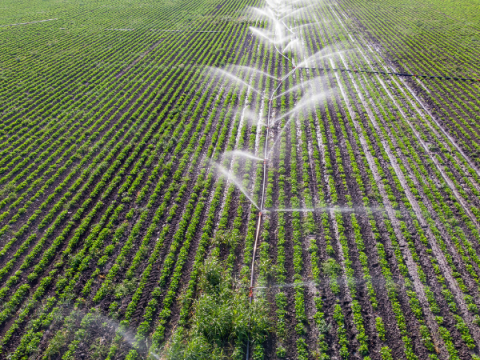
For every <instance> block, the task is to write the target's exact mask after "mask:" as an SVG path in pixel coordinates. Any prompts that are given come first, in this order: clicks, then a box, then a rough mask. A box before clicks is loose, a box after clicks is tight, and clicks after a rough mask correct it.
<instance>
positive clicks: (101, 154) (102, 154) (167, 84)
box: [101, 84, 168, 155]
mask: <svg viewBox="0 0 480 360" xmlns="http://www.w3.org/2000/svg"><path fill="white" fill-rule="evenodd" d="M167 85H168V84H167ZM157 111H158V110H157ZM101 155H103V154H101Z"/></svg>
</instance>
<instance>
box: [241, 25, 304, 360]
mask: <svg viewBox="0 0 480 360" xmlns="http://www.w3.org/2000/svg"><path fill="white" fill-rule="evenodd" d="M282 23H283V21H282ZM283 24H284V25H285V23H283ZM285 27H286V28H287V29H288V30H289V31H290V32H292V33H293V34H294V36H295V38H296V37H297V35H296V33H294V32H293V31H292V30H291V29H289V28H288V26H286V25H285ZM274 36H275V33H274ZM274 48H275V50H276V51H277V52H278V53H279V54H280V55H281V56H283V57H284V58H285V59H287V61H289V62H291V63H292V65H293V69H292V70H291V71H289V72H288V73H287V74H286V75H285V76H284V77H282V78H280V79H276V80H277V81H279V84H278V86H277V87H276V88H275V89H274V90H273V92H272V94H271V95H270V98H269V99H268V115H267V123H266V124H267V132H266V134H265V149H264V160H263V181H262V182H263V184H262V196H261V201H260V212H259V213H258V222H257V231H256V234H255V243H254V245H253V254H252V266H251V272H250V287H249V295H248V297H249V300H248V301H249V304H251V303H252V300H253V289H254V287H253V279H254V271H255V256H256V253H257V244H258V239H259V238H260V228H261V226H262V215H263V211H264V210H266V209H264V208H263V206H264V203H265V185H266V182H267V161H268V158H267V156H268V134H269V130H270V118H271V115H272V104H273V99H274V97H275V94H276V93H277V91H278V89H280V86H282V84H283V81H284V80H286V79H287V78H288V77H289V76H290V75H291V74H293V73H294V72H295V71H297V69H301V68H297V67H296V66H295V63H294V61H293V59H289V58H288V57H287V56H285V55H284V54H283V53H282V52H281V51H280V50H278V48H277V46H276V45H275V44H274ZM249 356H250V340H247V351H246V357H245V359H246V360H248V358H249Z"/></svg>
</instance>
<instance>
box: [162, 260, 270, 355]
mask: <svg viewBox="0 0 480 360" xmlns="http://www.w3.org/2000/svg"><path fill="white" fill-rule="evenodd" d="M199 290H200V291H201V295H200V297H199V298H198V299H197V300H196V301H195V303H194V305H193V313H194V315H193V317H192V318H191V320H190V323H189V325H190V329H188V330H183V329H182V330H180V331H177V333H176V334H175V336H174V339H173V341H172V343H171V344H170V346H168V347H167V348H166V353H167V357H168V358H169V359H192V360H193V359H199V360H201V359H224V358H228V357H229V356H231V355H232V353H233V352H234V350H235V346H236V345H237V344H246V342H247V340H249V341H250V342H251V343H253V344H256V345H255V347H254V358H255V359H261V358H262V357H263V355H261V354H263V349H262V348H261V346H260V347H259V346H258V345H259V344H261V343H262V342H263V341H264V340H265V338H266V336H267V335H268V333H270V332H271V331H272V327H271V320H270V318H269V317H268V306H267V303H266V302H265V301H264V300H262V299H256V300H255V301H253V302H252V303H251V304H249V301H248V297H247V294H248V292H247V291H246V289H245V288H244V287H242V286H240V284H239V283H237V282H235V281H234V280H233V279H231V278H230V277H229V276H228V275H226V272H225V268H224V265H223V264H222V263H220V262H218V261H217V260H215V259H208V260H207V261H206V262H205V265H204V266H203V268H202V271H201V276H200V280H199ZM260 353H261V354H260Z"/></svg>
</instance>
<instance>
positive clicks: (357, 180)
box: [342, 90, 405, 353]
mask: <svg viewBox="0 0 480 360" xmlns="http://www.w3.org/2000/svg"><path fill="white" fill-rule="evenodd" d="M342 91H343V90H342ZM349 111H351V110H350V109H349ZM346 116H347V117H348V118H349V117H350V114H349V112H346ZM350 125H353V124H352V122H351V120H350ZM345 129H346V128H345V127H344V126H342V131H343V132H345ZM344 136H346V134H345V133H344ZM347 144H348V143H347ZM357 145H359V140H358V138H357ZM347 149H348V150H349V154H350V155H349V156H350V158H351V160H352V161H353V159H354V156H353V153H352V152H351V148H350V147H348V148H347ZM363 162H364V166H365V168H367V169H368V164H367V163H366V160H365V158H364V159H363ZM352 164H354V163H353V162H352ZM353 175H354V176H355V178H356V182H357V184H358V185H359V188H360V189H363V190H362V192H363V191H364V186H363V184H362V182H361V177H360V174H359V172H358V168H356V166H355V165H353ZM373 183H374V182H373V178H371V179H370V185H371V184H373ZM363 199H364V202H365V201H366V203H365V204H364V205H365V206H369V204H368V201H367V199H368V198H367V197H364V198H363ZM370 218H371V216H370ZM355 223H356V220H355V219H354V217H352V224H353V225H354V228H356V226H355ZM373 224H375V222H373ZM371 225H372V223H371ZM374 229H375V228H374ZM355 233H356V234H357V236H356V239H357V246H359V247H360V248H362V247H363V246H364V245H363V244H362V241H361V238H360V237H359V236H358V232H357V230H355ZM374 233H376V234H377V236H378V231H374ZM367 283H368V281H367ZM370 294H372V293H371V292H370ZM390 295H391V294H390ZM372 304H375V302H372ZM377 322H378V323H382V321H381V320H379V321H377ZM403 331H405V328H404V329H403ZM384 350H385V349H384ZM382 351H383V350H382ZM386 353H388V351H386Z"/></svg>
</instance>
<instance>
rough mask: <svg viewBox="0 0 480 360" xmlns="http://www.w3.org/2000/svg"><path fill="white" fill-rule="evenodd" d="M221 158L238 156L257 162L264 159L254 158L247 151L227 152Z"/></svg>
mask: <svg viewBox="0 0 480 360" xmlns="http://www.w3.org/2000/svg"><path fill="white" fill-rule="evenodd" d="M223 156H226V157H229V156H232V157H233V156H240V157H243V158H246V159H252V160H257V161H263V160H264V159H262V158H259V157H258V156H255V155H253V154H250V153H249V152H247V151H241V150H233V151H227V152H225V153H223Z"/></svg>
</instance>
